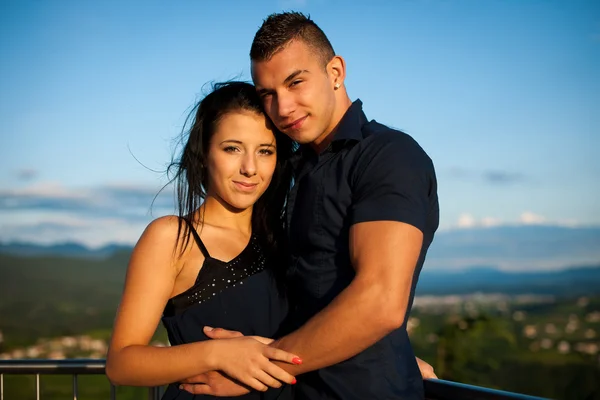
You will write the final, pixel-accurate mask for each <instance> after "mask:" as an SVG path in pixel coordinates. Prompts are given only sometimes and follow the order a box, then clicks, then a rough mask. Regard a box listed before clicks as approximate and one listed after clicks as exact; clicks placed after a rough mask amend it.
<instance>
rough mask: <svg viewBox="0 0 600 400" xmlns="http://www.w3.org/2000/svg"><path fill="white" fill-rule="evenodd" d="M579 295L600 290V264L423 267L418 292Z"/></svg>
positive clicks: (595, 292) (439, 293)
mask: <svg viewBox="0 0 600 400" xmlns="http://www.w3.org/2000/svg"><path fill="white" fill-rule="evenodd" d="M475 292H481V293H504V294H547V295H556V296H577V295H584V294H599V293H600V263H598V264H597V265H596V266H591V267H590V266H586V267H572V268H566V269H563V270H558V271H556V270H553V271H530V272H512V271H500V270H498V269H495V268H491V267H478V268H470V269H466V270H461V271H442V270H427V269H423V271H422V272H421V276H420V278H419V284H418V286H417V295H446V294H467V293H475Z"/></svg>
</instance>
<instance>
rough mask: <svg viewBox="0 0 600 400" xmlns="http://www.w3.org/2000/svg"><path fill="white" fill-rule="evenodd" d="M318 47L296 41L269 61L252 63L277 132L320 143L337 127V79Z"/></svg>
mask: <svg viewBox="0 0 600 400" xmlns="http://www.w3.org/2000/svg"><path fill="white" fill-rule="evenodd" d="M328 70H329V65H328V67H327V69H326V67H325V66H324V65H323V60H322V59H321V58H320V56H319V53H317V52H316V51H315V49H314V48H311V47H309V46H307V45H306V44H305V43H304V42H303V41H301V40H292V41H291V42H290V43H288V44H287V45H286V46H285V47H284V48H283V49H282V50H280V51H279V52H278V53H276V54H275V55H274V56H273V57H272V58H271V59H270V60H269V61H252V79H253V80H254V84H255V86H256V90H257V91H258V93H259V94H260V96H261V98H262V101H263V105H264V108H265V111H266V113H267V115H268V116H269V118H271V120H272V121H273V123H274V124H275V126H276V127H277V129H279V130H280V131H282V132H283V133H285V134H286V135H288V136H289V137H290V138H292V139H293V140H295V141H296V142H298V143H302V144H306V143H310V144H313V145H318V144H320V143H321V142H322V141H323V140H324V139H325V138H326V137H327V135H328V134H329V133H330V132H331V131H332V130H333V128H334V127H335V123H334V121H333V114H334V111H335V106H336V97H335V92H334V88H333V87H334V85H335V82H334V77H333V74H331V73H329V72H328Z"/></svg>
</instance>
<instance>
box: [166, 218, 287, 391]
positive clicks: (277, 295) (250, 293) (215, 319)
mask: <svg viewBox="0 0 600 400" xmlns="http://www.w3.org/2000/svg"><path fill="white" fill-rule="evenodd" d="M186 222H187V221H186ZM188 226H189V228H190V230H191V233H192V235H193V237H194V239H195V241H196V244H197V245H198V247H199V248H200V251H202V254H203V255H204V263H203V264H202V268H200V272H199V273H198V276H197V278H196V281H195V283H194V285H193V286H192V287H191V288H190V289H188V290H186V291H185V292H183V293H181V294H178V295H177V296H175V297H172V298H171V299H169V300H168V302H167V304H166V306H165V309H164V312H163V318H162V322H163V325H164V326H165V328H166V330H167V333H168V336H169V342H170V344H171V345H172V346H175V345H179V344H185V343H192V342H198V341H202V340H210V339H208V337H207V336H206V335H205V334H204V332H203V331H202V329H203V327H204V326H212V327H215V328H225V329H229V330H234V331H240V332H242V333H243V334H244V335H246V336H250V335H258V336H264V337H270V338H272V337H277V336H278V335H279V330H280V328H281V326H282V323H283V320H284V318H285V316H286V314H287V301H286V300H285V298H284V296H283V294H282V293H281V291H280V289H279V285H278V284H277V282H276V280H275V276H274V274H273V268H276V267H279V268H284V267H285V266H282V265H279V266H272V265H271V264H270V262H269V261H270V260H269V257H268V255H267V254H266V253H265V252H264V251H263V249H262V247H261V246H260V243H259V240H258V238H257V237H256V236H255V235H254V234H253V235H252V237H251V238H250V241H249V243H248V245H247V246H246V247H245V248H244V250H242V252H241V253H240V254H239V255H238V256H237V257H235V258H234V259H233V260H231V261H229V262H224V261H220V260H217V259H215V258H213V257H211V256H210V253H209V252H208V250H207V249H206V246H204V243H202V240H200V236H199V235H198V232H196V230H195V229H194V227H193V226H191V224H189V223H188ZM165 368H168V366H165ZM208 398H215V399H221V400H222V399H225V398H224V397H212V396H203V395H192V394H190V393H188V392H185V391H182V390H180V389H179V388H178V384H177V383H174V384H171V385H169V386H168V387H167V390H166V392H165V395H164V396H163V397H162V399H163V400H174V399H177V400H191V399H208ZM290 398H291V388H290V387H289V385H285V386H284V387H283V388H282V389H270V390H269V391H267V392H264V393H263V392H251V393H249V394H248V395H246V396H239V397H233V398H232V399H244V400H246V399H280V400H287V399H290Z"/></svg>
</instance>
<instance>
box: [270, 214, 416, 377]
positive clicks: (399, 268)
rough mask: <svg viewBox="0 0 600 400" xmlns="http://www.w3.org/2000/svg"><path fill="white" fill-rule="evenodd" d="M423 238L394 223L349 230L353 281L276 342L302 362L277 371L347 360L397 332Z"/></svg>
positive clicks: (300, 370)
mask: <svg viewBox="0 0 600 400" xmlns="http://www.w3.org/2000/svg"><path fill="white" fill-rule="evenodd" d="M422 242H423V235H422V233H421V231H420V230H418V229H417V228H415V227H414V226H412V225H409V224H406V223H402V222H395V221H373V222H362V223H358V224H355V225H353V226H352V228H351V229H350V255H351V261H352V265H353V266H354V268H355V270H356V276H355V278H354V279H353V281H352V283H351V284H350V285H349V286H348V287H347V288H346V289H345V290H343V291H342V292H341V293H340V294H339V295H338V296H337V297H336V298H335V299H334V300H333V301H332V302H331V303H330V304H329V305H328V306H327V307H326V308H324V309H323V310H322V311H321V312H319V313H318V314H316V315H315V316H314V317H313V318H311V319H310V320H309V321H308V322H307V323H305V324H304V325H303V326H302V327H300V328H299V329H298V330H296V331H295V332H292V333H291V334H289V335H287V336H285V337H283V338H281V339H279V340H277V341H275V343H274V345H275V346H277V347H278V348H280V349H284V350H287V351H293V352H294V353H295V354H298V355H299V356H300V357H301V358H302V359H303V360H304V362H303V364H302V365H299V366H290V365H286V366H283V365H281V366H282V367H283V368H284V369H286V370H288V371H289V372H291V373H292V374H295V375H297V374H300V373H304V372H308V371H312V370H315V369H319V368H323V367H326V366H329V365H332V364H335V363H338V362H341V361H343V360H346V359H348V358H350V357H352V356H354V355H356V354H358V353H359V352H361V351H363V350H364V349H366V348H367V347H369V346H371V345H372V344H374V343H375V342H377V341H379V340H380V339H381V338H383V337H384V336H386V335H387V334H389V333H390V332H392V331H393V330H395V329H397V328H399V327H400V326H401V325H402V323H403V321H404V317H405V314H406V309H407V305H408V299H409V294H410V289H411V284H412V279H413V272H414V269H415V266H416V264H417V260H418V258H419V254H420V251H421V245H422Z"/></svg>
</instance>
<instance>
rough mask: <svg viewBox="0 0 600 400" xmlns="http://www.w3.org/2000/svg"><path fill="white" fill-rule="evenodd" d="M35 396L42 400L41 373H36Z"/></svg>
mask: <svg viewBox="0 0 600 400" xmlns="http://www.w3.org/2000/svg"><path fill="white" fill-rule="evenodd" d="M35 398H36V400H40V374H35Z"/></svg>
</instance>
